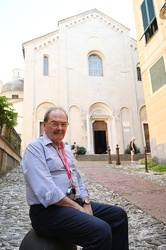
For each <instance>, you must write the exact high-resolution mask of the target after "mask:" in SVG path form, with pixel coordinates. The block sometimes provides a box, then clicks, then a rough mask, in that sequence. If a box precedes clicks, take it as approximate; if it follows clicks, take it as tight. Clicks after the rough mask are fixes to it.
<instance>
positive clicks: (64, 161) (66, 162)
mask: <svg viewBox="0 0 166 250" xmlns="http://www.w3.org/2000/svg"><path fill="white" fill-rule="evenodd" d="M60 147H61V150H62V155H63V159H64V160H63V159H62V156H61V155H60V153H59V151H58V150H57V148H55V149H56V152H57V154H58V156H59V158H60V159H61V161H62V163H63V165H64V166H65V168H66V172H67V175H68V178H69V179H71V172H70V169H69V164H68V161H67V157H66V153H65V150H64V146H63V143H61V145H60Z"/></svg>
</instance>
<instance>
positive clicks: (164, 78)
mask: <svg viewBox="0 0 166 250" xmlns="http://www.w3.org/2000/svg"><path fill="white" fill-rule="evenodd" d="M150 77H151V84H152V91H153V93H154V92H156V91H157V90H158V89H160V88H161V87H162V86H163V85H164V84H166V71H165V66H164V59H163V57H161V58H160V59H159V60H158V61H157V62H156V63H155V64H154V65H153V66H152V67H151V68H150Z"/></svg>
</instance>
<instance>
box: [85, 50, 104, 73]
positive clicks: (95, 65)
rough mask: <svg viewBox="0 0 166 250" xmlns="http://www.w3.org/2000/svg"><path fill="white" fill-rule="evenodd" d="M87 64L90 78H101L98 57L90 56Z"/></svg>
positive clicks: (101, 69)
mask: <svg viewBox="0 0 166 250" xmlns="http://www.w3.org/2000/svg"><path fill="white" fill-rule="evenodd" d="M88 62H89V75H90V76H103V65H102V59H101V58H100V57H99V56H98V55H94V54H93V55H90V56H89V58H88Z"/></svg>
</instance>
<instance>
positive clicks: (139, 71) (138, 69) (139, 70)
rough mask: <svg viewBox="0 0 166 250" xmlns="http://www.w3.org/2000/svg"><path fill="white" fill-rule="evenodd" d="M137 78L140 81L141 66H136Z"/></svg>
mask: <svg viewBox="0 0 166 250" xmlns="http://www.w3.org/2000/svg"><path fill="white" fill-rule="evenodd" d="M137 80H138V81H142V77H141V68H140V67H137Z"/></svg>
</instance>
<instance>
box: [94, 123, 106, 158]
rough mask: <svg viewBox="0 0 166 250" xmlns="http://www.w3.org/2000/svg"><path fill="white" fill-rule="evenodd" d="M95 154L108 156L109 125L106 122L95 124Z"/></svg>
mask: <svg viewBox="0 0 166 250" xmlns="http://www.w3.org/2000/svg"><path fill="white" fill-rule="evenodd" d="M93 133H94V153H95V154H106V151H107V124H106V123H105V122H104V121H95V122H94V123H93Z"/></svg>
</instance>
